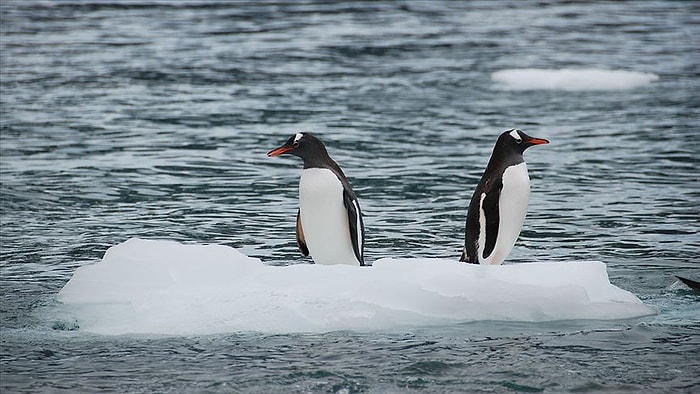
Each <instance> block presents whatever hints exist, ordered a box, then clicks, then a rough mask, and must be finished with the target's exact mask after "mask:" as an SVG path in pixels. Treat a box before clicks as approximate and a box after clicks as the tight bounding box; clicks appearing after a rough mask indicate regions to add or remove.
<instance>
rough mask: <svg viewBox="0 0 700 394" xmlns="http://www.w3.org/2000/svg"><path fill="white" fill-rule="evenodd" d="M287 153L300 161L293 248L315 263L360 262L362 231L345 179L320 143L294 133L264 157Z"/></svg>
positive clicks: (312, 138) (360, 220)
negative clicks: (295, 247) (295, 241)
mask: <svg viewBox="0 0 700 394" xmlns="http://www.w3.org/2000/svg"><path fill="white" fill-rule="evenodd" d="M282 154H291V155H294V156H298V157H300V158H301V159H302V160H303V161H304V169H303V170H302V171H301V179H300V180H299V210H298V211H297V229H296V234H297V245H298V246H299V250H301V253H302V254H303V255H304V256H308V255H309V254H310V255H311V258H312V259H313V260H314V262H315V263H316V264H355V265H356V264H359V265H365V262H364V244H365V228H364V224H363V222H362V212H361V211H360V204H359V202H358V201H357V197H355V193H354V192H353V191H352V188H351V187H350V183H349V182H348V179H347V178H346V177H345V174H343V171H342V170H341V169H340V167H339V166H338V164H337V163H336V162H335V161H333V159H331V157H330V156H329V155H328V151H326V147H325V146H324V145H323V142H321V140H319V139H318V138H316V137H314V136H313V135H312V134H308V133H297V134H294V135H293V136H291V137H290V138H289V139H288V140H287V142H286V143H285V144H284V145H282V146H281V147H279V148H277V149H273V150H271V151H270V152H268V153H267V155H268V156H270V157H273V156H279V155H282Z"/></svg>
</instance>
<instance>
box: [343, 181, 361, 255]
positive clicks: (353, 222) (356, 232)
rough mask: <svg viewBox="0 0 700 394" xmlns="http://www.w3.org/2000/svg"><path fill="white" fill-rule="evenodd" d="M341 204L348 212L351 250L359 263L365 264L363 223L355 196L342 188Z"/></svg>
mask: <svg viewBox="0 0 700 394" xmlns="http://www.w3.org/2000/svg"><path fill="white" fill-rule="evenodd" d="M343 205H345V211H346V212H347V213H348V224H349V226H350V240H351V241H352V250H353V252H355V257H356V258H357V261H359V262H360V265H365V260H364V246H365V225H364V222H363V221H362V211H361V210H360V204H359V203H358V202H357V198H355V196H354V195H353V194H352V192H348V190H347V189H343Z"/></svg>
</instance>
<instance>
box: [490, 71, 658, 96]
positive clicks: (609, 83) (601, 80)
mask: <svg viewBox="0 0 700 394" xmlns="http://www.w3.org/2000/svg"><path fill="white" fill-rule="evenodd" d="M658 79H659V76H658V75H656V74H652V73H644V72H637V71H624V70H604V69H569V68H565V69H558V70H556V69H555V70H551V69H536V68H519V69H508V70H501V71H496V72H494V73H492V74H491V80H493V81H494V82H496V83H497V86H498V87H500V88H503V89H506V90H568V91H584V90H627V89H634V88H638V87H641V86H645V85H648V84H650V83H652V82H653V81H656V80H658Z"/></svg>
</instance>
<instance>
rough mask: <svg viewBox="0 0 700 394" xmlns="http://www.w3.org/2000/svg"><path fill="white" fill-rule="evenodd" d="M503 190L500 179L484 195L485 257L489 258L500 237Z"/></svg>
mask: <svg viewBox="0 0 700 394" xmlns="http://www.w3.org/2000/svg"><path fill="white" fill-rule="evenodd" d="M501 190H503V183H502V182H501V181H500V180H499V181H498V182H495V184H494V185H493V188H491V190H489V191H488V192H486V196H484V200H483V207H482V209H483V210H484V216H485V218H484V219H485V221H486V243H485V245H484V252H483V254H484V258H487V257H489V256H490V255H491V253H493V250H494V249H495V248H496V240H497V239H498V226H499V224H500V221H501V218H500V214H499V207H498V202H499V200H500V199H501Z"/></svg>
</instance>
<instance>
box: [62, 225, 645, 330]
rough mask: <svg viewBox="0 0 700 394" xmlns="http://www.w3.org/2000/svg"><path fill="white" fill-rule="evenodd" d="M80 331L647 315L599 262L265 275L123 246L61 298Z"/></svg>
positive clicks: (205, 251)
mask: <svg viewBox="0 0 700 394" xmlns="http://www.w3.org/2000/svg"><path fill="white" fill-rule="evenodd" d="M58 300H59V301H60V302H62V303H63V304H65V306H66V307H67V308H68V309H69V310H70V313H71V314H73V315H74V317H75V318H76V319H77V321H78V325H79V327H80V329H81V330H84V331H88V332H93V333H99V334H108V335H116V334H136V333H151V334H166V335H191V334H213V333H226V332H236V331H260V332H268V333H290V332H328V331H334V330H357V331H368V330H385V329H392V328H402V327H409V326H418V325H436V324H457V323H462V322H469V321H477V320H511V321H525V322H541V321H553V320H570V319H626V318H632V317H639V316H644V315H649V314H653V313H654V310H653V309H651V308H650V307H648V306H646V305H644V304H643V303H642V302H641V301H640V300H639V299H638V298H637V297H636V296H634V295H633V294H632V293H630V292H628V291H625V290H622V289H620V288H618V287H616V286H614V285H612V284H610V282H609V280H608V275H607V271H606V266H605V264H604V263H601V262H594V261H589V262H547V263H528V264H512V265H500V266H479V265H474V264H466V263H460V262H458V261H456V260H447V259H434V258H411V259H394V258H384V259H380V260H377V261H376V262H375V263H374V265H373V266H372V267H360V266H359V265H358V266H348V265H314V264H297V265H289V266H283V267H281V266H268V265H265V264H264V263H263V262H262V261H261V260H259V259H256V258H251V257H248V256H246V255H244V254H242V253H240V252H239V251H237V250H236V249H234V248H230V247H227V246H222V245H184V244H180V243H177V242H173V241H153V240H142V239H130V240H128V241H126V242H124V243H121V244H119V245H116V246H113V247H111V248H110V249H109V250H107V252H106V253H105V255H104V257H103V259H102V261H100V262H98V263H96V264H93V265H88V266H84V267H81V268H79V269H78V270H76V272H75V273H74V275H73V277H72V278H71V279H70V281H69V282H68V283H67V284H66V285H65V286H64V287H63V289H62V290H61V291H60V292H59V294H58Z"/></svg>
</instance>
